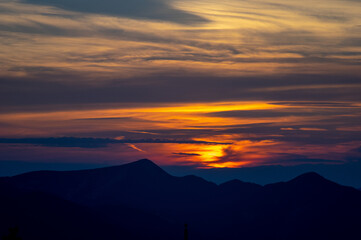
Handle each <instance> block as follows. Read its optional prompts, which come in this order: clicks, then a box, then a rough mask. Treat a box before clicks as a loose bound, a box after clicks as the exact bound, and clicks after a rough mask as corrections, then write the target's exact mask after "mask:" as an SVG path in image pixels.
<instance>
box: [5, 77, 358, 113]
mask: <svg viewBox="0 0 361 240" xmlns="http://www.w3.org/2000/svg"><path fill="white" fill-rule="evenodd" d="M39 74H40V73H39ZM182 75H183V76H184V77H174V76H173V77H172V76H171V75H169V77H167V76H156V77H145V78H131V79H121V80H108V81H104V82H103V83H99V84H96V85H95V84H89V83H88V81H86V80H83V81H80V80H81V79H84V77H80V76H77V75H71V74H65V75H63V74H60V75H59V76H53V75H48V74H44V75H43V76H42V75H39V76H37V77H35V78H34V77H31V78H7V79H6V78H5V79H4V78H2V79H0V102H1V103H2V104H1V106H0V107H1V111H7V109H8V111H10V110H11V109H12V108H13V109H16V108H17V109H19V110H21V111H27V110H28V109H31V108H32V107H33V108H38V109H39V110H43V111H48V110H50V109H51V110H57V109H59V110H60V109H72V108H73V109H74V108H75V109H76V108H77V107H79V106H83V108H86V107H89V108H97V107H98V108H100V106H101V107H102V108H104V107H106V105H105V104H110V105H111V104H114V106H116V105H117V104H125V103H148V104H149V103H161V102H167V103H170V102H208V101H212V102H214V101H224V100H246V101H250V100H267V101H286V102H289V101H302V102H304V101H309V102H315V103H317V102H319V101H327V102H330V101H337V102H343V101H354V102H358V101H361V95H360V94H359V92H360V89H361V86H360V87H358V85H356V84H359V81H360V79H359V78H358V77H349V76H335V75H286V76H278V77H277V76H274V77H267V76H259V77H239V78H225V77H223V78H217V77H209V78H206V77H200V76H190V75H188V74H187V72H183V73H182ZM48 79H53V81H48ZM56 79H63V80H64V81H60V80H59V81H57V80H56ZM67 79H68V80H69V81H67ZM70 79H79V81H77V82H74V81H70ZM290 79H292V81H290ZM135 82H136V83H137V84H134V83H135ZM320 84H322V85H321V86H319V85H320ZM325 85H329V86H331V88H329V89H327V91H325ZM334 85H336V86H337V87H332V86H334ZM348 85H350V86H351V87H348ZM298 86H302V87H301V88H300V89H298V88H297V87H298ZM305 86H309V87H310V88H307V87H305ZM343 86H344V87H343ZM284 87H291V89H290V90H285V89H284ZM225 93H227V94H225ZM317 104H318V103H317ZM114 106H113V107H114Z"/></svg>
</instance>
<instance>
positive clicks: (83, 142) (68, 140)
mask: <svg viewBox="0 0 361 240" xmlns="http://www.w3.org/2000/svg"><path fill="white" fill-rule="evenodd" d="M1 143H2V144H32V145H39V146H45V147H78V148H104V147H107V146H108V145H109V144H126V145H128V146H130V147H132V148H133V149H137V150H140V149H139V148H137V147H136V146H135V145H134V143H177V144H212V145H229V144H230V143H222V142H211V141H209V142H208V141H195V140H172V139H120V140H118V139H110V138H76V137H59V138H0V144H1ZM142 151H143V150H142Z"/></svg>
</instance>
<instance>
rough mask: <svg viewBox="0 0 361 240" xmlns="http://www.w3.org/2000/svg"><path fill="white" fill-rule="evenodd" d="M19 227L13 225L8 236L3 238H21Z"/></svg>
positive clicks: (15, 239)
mask: <svg viewBox="0 0 361 240" xmlns="http://www.w3.org/2000/svg"><path fill="white" fill-rule="evenodd" d="M18 233H19V228H17V227H13V228H9V234H8V235H7V236H3V237H2V240H21V237H19V236H18Z"/></svg>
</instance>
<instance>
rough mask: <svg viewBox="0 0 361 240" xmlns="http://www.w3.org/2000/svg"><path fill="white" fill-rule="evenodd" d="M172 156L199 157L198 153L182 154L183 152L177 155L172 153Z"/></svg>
mask: <svg viewBox="0 0 361 240" xmlns="http://www.w3.org/2000/svg"><path fill="white" fill-rule="evenodd" d="M172 154H173V155H176V156H178V157H194V156H201V155H200V154H198V153H183V152H178V153H172Z"/></svg>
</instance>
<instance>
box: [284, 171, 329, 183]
mask: <svg viewBox="0 0 361 240" xmlns="http://www.w3.org/2000/svg"><path fill="white" fill-rule="evenodd" d="M298 182H299V183H317V182H331V181H329V180H327V179H326V178H324V177H322V176H321V175H319V174H318V173H316V172H307V173H304V174H301V175H299V176H298V177H295V178H294V179H292V180H291V181H289V183H298Z"/></svg>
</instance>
